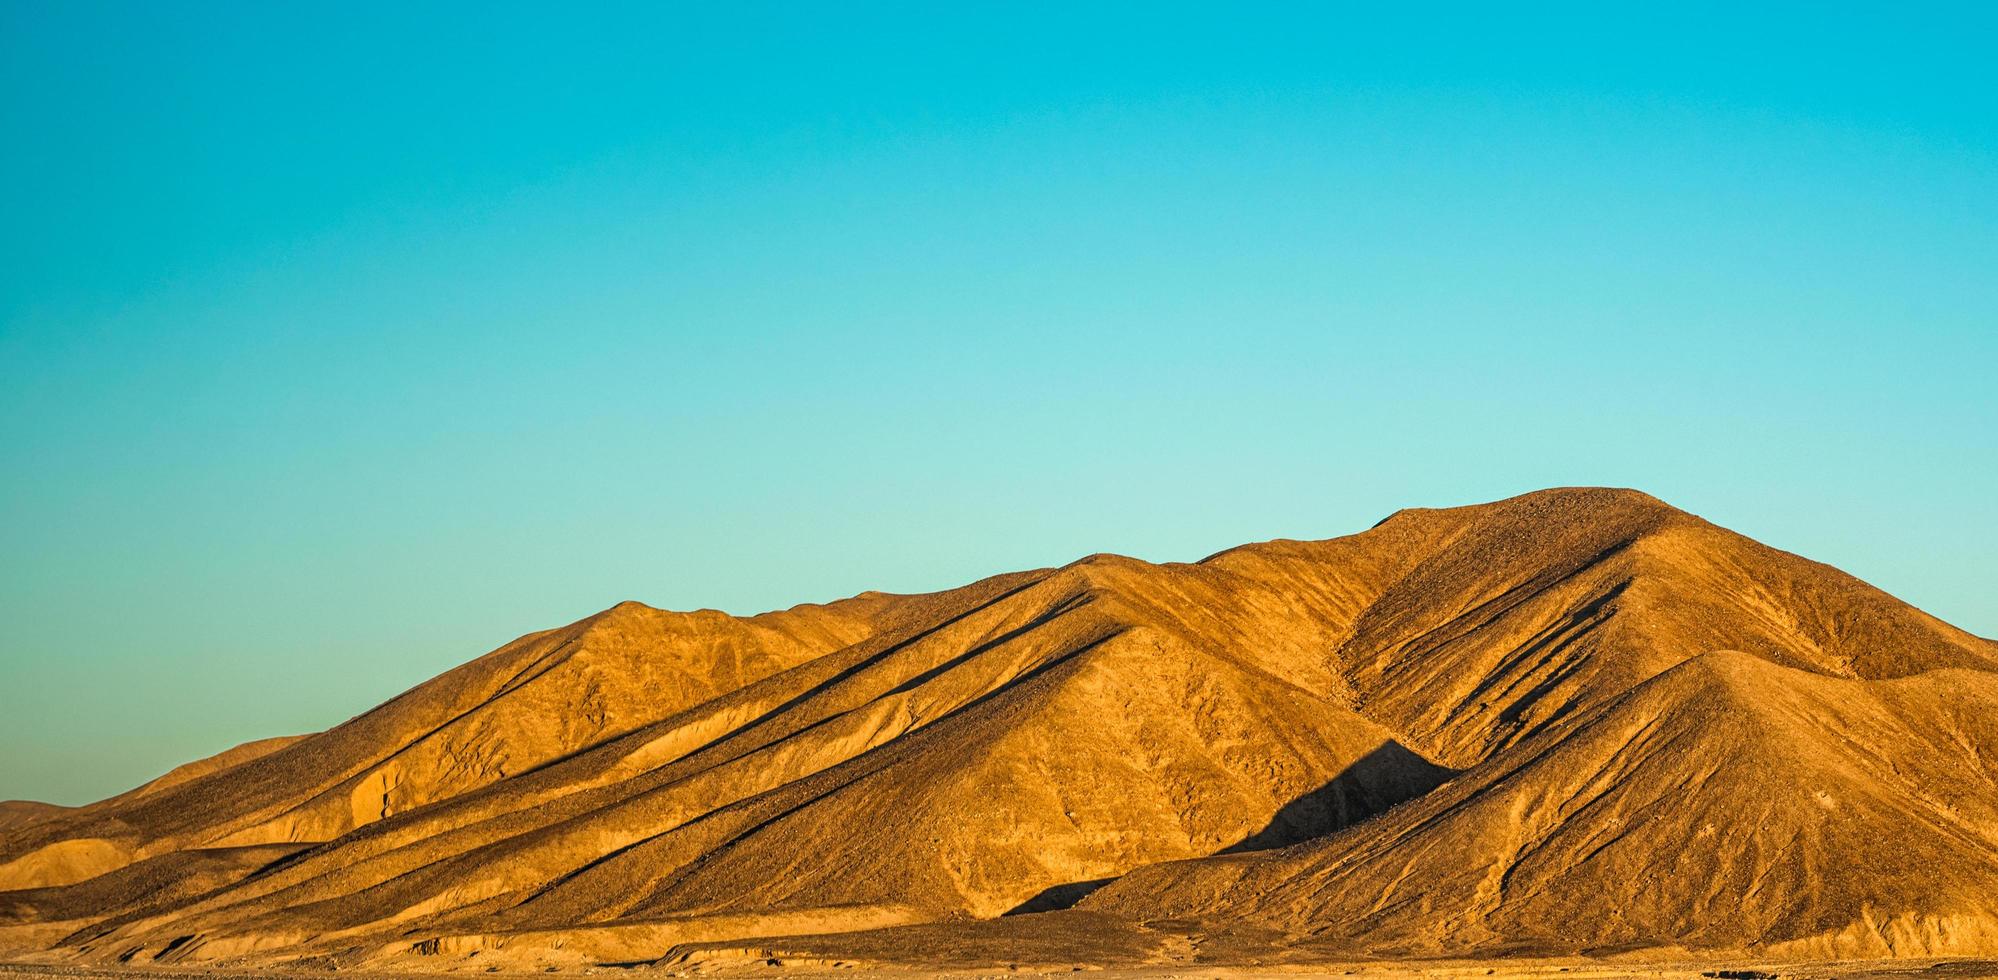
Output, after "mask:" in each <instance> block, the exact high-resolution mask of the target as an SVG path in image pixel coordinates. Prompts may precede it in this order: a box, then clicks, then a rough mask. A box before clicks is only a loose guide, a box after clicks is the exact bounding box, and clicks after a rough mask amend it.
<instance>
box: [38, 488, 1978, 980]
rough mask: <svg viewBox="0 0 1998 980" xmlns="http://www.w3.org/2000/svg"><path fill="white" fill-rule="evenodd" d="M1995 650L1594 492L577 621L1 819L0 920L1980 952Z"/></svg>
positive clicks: (240, 947) (470, 950) (256, 934)
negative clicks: (343, 705)
mask: <svg viewBox="0 0 1998 980" xmlns="http://www.w3.org/2000/svg"><path fill="white" fill-rule="evenodd" d="M1993 671H1998V644H1993V643H1992V642H1991V641H1988V640H1984V639H1980V638H1978V637H1974V636H1971V635H1970V634H1967V633H1964V632H1963V631H1961V630H1957V629H1954V628H1952V627H1950V626H1948V625H1947V624H1944V623H1942V622H1940V621H1938V620H1936V619H1934V618H1933V617H1930V616H1927V615H1925V614H1923V613H1921V612H1919V611H1918V610H1915V609H1913V608H1911V607H1909V606H1907V605H1905V604H1902V603H1900V602H1898V601H1896V600H1894V599H1893V598H1892V597H1890V596H1887V595H1885V594H1884V593H1881V592H1879V591H1878V590H1875V589H1873V588H1871V587H1869V586H1867V585H1865V584H1864V583H1861V582H1859V581H1857V580H1855V579H1853V578H1851V577H1850V576H1847V575H1845V574H1843V573H1841V572H1839V571H1837V570H1835V569H1832V568H1829V567H1827V566H1824V565H1820V564H1817V563H1814V562H1810V561H1806V560H1804V559H1801V558H1798V557H1796V556H1793V555H1789V554H1786V553H1783V552H1780V551H1776V550H1774V549H1771V548H1768V547H1765V546H1763V545H1760V544H1757V543H1756V542H1753V541H1751V540H1748V539H1746V538H1743V537H1741V536H1739V535H1736V534H1733V533H1731V532H1729V531H1726V530H1724V529H1721V528H1718V527H1715V526H1713V525H1711V524H1708V523H1706V522H1704V521H1702V520H1700V519H1698V518H1696V517H1693V516H1691V515H1688V514H1685V513H1683V512H1680V511H1677V510H1674V509H1672V508H1671V507H1668V506H1666V505H1664V504H1662V503H1660V502H1658V501H1656V500H1654V499H1652V498H1650V497H1647V496H1645V495H1643V494H1639V493H1634V492H1631V491H1619V490H1590V489H1582V490H1555V491H1544V492H1541V493H1537V494H1529V495H1526V496H1524V497H1518V498H1513V499H1511V500H1506V501H1500V502H1497V503H1493V504H1486V505H1480V506H1474V507H1462V508H1453V509H1445V510H1409V511H1403V512H1400V513H1397V514H1395V515H1393V516H1392V517H1390V518H1389V519H1387V520H1385V521H1383V522H1382V523H1381V524H1380V525H1378V526H1376V527H1375V528H1373V529H1371V530H1368V531H1366V532H1363V533H1360V534H1355V535H1351V536H1348V537H1343V538H1335V539H1331V540H1326V541H1308V542H1307V541H1274V542H1267V543H1263V544H1257V545H1249V546H1244V547H1241V548H1236V549H1232V550H1230V551H1226V552H1223V553H1221V554H1218V555H1215V556H1213V557H1211V558H1208V559H1206V560H1205V561H1202V562H1199V563H1195V564H1164V565H1154V564H1148V563H1145V562H1140V561H1135V560H1132V559H1128V558H1119V557H1115V556H1092V557H1090V558H1085V559H1083V560H1081V561H1078V562H1075V563H1073V564H1070V565H1067V566H1064V567H1061V568H1057V569H1044V570H1039V571H1033V572H1023V573H1016V574H1011V575H1003V576H998V577H995V578H992V579H987V580H985V581H982V582H978V583H974V584H972V585H969V586H966V587H964V588H961V589H956V590H952V591H948V592H941V593H935V594H931V595H921V596H889V595H882V594H877V593H868V594H864V595H862V596H858V597H855V598H853V599H848V600H843V601H841V602H836V603H832V604H829V605H825V606H800V607H797V608H794V609H791V610H786V611H782V612H776V613H768V614H765V615H762V616H756V617H748V618H735V617H730V616H726V615H724V614H721V613H716V612H712V611H704V612H698V613H670V612H664V611H661V610H656V609H652V608H649V607H645V606H642V605H638V604H636V603H625V604H622V605H619V606H616V607H614V608H612V609H609V610H606V611H605V612H603V613H600V614H598V615H596V616H592V617H590V618H588V619H585V620H583V621H581V622H578V623H575V624H572V625H570V626H567V627H563V628H561V629H557V630H551V631H547V632H544V633H537V634H532V635H530V636H526V637H522V638H521V639H519V640H516V641H514V642H513V643H510V644H508V645H506V646H504V647H501V648H500V649H499V650H496V651H494V652H493V653H491V654H488V655H486V656H485V657H482V658H479V659H478V660H475V661H472V662H471V663H469V664H467V665H465V666H463V667H461V668H458V669H457V670H454V671H451V672H449V673H446V674H444V675H442V676H440V677H438V678H437V679H435V680H432V681H430V682H428V683H426V684H424V685H421V686H419V687H417V688H415V689H413V690H411V691H410V692H408V693H406V694H404V695H402V696H401V697H398V698H396V699H394V700H392V701H390V702H388V703H387V704H384V705H382V706H381V707H379V708H376V709H374V710H373V711H370V712H368V713H366V714H363V715H361V716H359V717H357V718H355V719H353V720H352V721H350V722H348V723H346V724H344V725H341V726H339V727H337V728H334V729H332V730H330V731H327V732H324V733H320V734H317V735H311V736H306V737H303V738H298V739H288V740H287V739H275V740H268V741H266V742H260V743H253V744H251V745H248V746H243V747H240V748H238V749H235V750H231V752H229V753H224V754H223V755H222V756H217V757H215V758H214V759H211V760H204V761H203V762H200V763H194V764H191V765H190V766H187V767H183V768H182V769H180V770H176V771H175V772H174V773H170V774H168V775H167V776H165V777H162V778H161V779H160V780H156V781H154V782H153V783H150V784H148V785H147V786H144V787H141V788H139V789H137V790H134V791H132V792H131V793H127V794H124V795H122V796H119V797H114V798H112V799H110V800H106V801H104V802H102V803H98V804H94V805H92V806H89V807H82V808H78V809H75V810H59V811H42V810H36V811H33V813H32V815H28V811H26V810H23V811H22V813H23V815H22V816H20V817H14V816H10V817H8V820H9V822H8V823H7V824H4V825H0V948H12V949H15V950H17V951H23V952H30V953H33V954H34V955H37V956H41V957H45V958H66V959H67V958H73V959H82V960H126V961H131V962H144V963H152V962H162V963H165V962H194V961H227V962H236V963H252V964H253V963H275V962H293V963H300V962H304V963H321V964H326V963H334V964H339V963H354V962H366V961H379V960H394V961H397V962H400V963H403V964H405V965H406V964H410V963H416V964H418V965H424V964H429V965H438V964H443V963H447V962H457V961H458V960H460V959H462V958H463V957H466V956H470V955H474V954H478V955H483V956H485V957H487V959H486V960H484V961H482V962H502V961H504V962H519V963H534V964H537V965H539V964H548V965H563V964H581V963H592V962H613V961H634V960H648V959H653V958H657V957H660V956H663V955H665V954H666V953H667V952H668V951H669V950H671V949H674V948H676V947H680V948H685V947H686V944H697V943H716V942H724V943H726V942H736V941H741V940H753V939H756V938H758V937H776V936H851V937H860V936H863V935H864V936H868V937H879V936H881V935H883V934H884V933H883V932H882V931H881V930H884V929H886V930H888V932H887V933H886V934H887V935H890V936H893V935H897V933H895V932H894V930H895V929H897V928H900V929H905V930H916V931H921V930H928V931H929V932H922V933H920V934H922V935H928V934H929V933H933V932H934V931H935V930H937V929H940V928H941V929H954V928H956V929H973V930H976V929H985V928H987V927H986V926H983V925H979V924H978V923H981V922H984V921H986V920H992V919H994V918H995V917H1007V918H1006V919H1005V921H1007V922H1009V923H1019V925H1017V926H1008V927H1007V929H1008V930H1010V931H1002V932H1000V933H994V935H1015V934H1020V935H1024V934H1028V933H1035V932H1038V933H1039V934H1042V935H1056V934H1059V933H1061V932H1063V930H1072V929H1073V928H1076V926H1075V924H1076V923H1084V922H1087V923H1099V924H1100V923H1101V922H1104V921H1111V920H1116V921H1125V922H1129V923H1133V924H1134V926H1133V927H1134V928H1138V927H1139V926H1138V925H1137V924H1142V923H1146V922H1158V921H1164V920H1172V921H1198V920H1201V919H1203V918H1211V919H1215V920H1226V921H1230V922H1235V923H1246V924H1251V925H1253V927H1254V928H1255V929H1259V930H1263V932H1262V933H1259V935H1264V936H1266V940H1267V941H1268V942H1270V943H1272V944H1276V945H1284V946H1293V947H1306V946H1322V947H1325V948H1338V949H1344V950H1358V951H1367V952H1381V953H1421V954H1442V953H1451V952H1464V951H1480V952H1489V951H1494V950H1497V951H1507V950H1529V949H1530V950H1549V949H1551V950H1583V949H1612V948H1630V947H1647V946H1650V947H1675V946H1676V947H1687V948H1696V949H1742V948H1754V949H1788V950H1801V951H1828V952H1831V953H1845V952H1852V953H1857V954H1868V955H1874V954H1883V953H1900V952H1907V951H1913V950H1930V951H1932V950H1959V949H1989V950H1992V951H1998V913H1993V912H1992V911H1991V910H1990V909H1989V908H1986V907H1985V906H1988V905H1989V903H1988V902H1983V903H1980V902H1979V901H1978V897H1979V896H1983V895H1990V894H1998V784H1994V774H1998V770H1995V769H1993V768H1992V765H1991V764H1990V763H1987V759H1989V758H1998V720H1994V719H1998V716H1994V713H1993V711H1992V708H1993V707H1994V701H1998V673H1993ZM7 812H8V813H9V814H12V813H13V811H11V810H10V811H7ZM1078 900H1081V901H1082V903H1083V909H1082V910H1077V911H1059V910H1061V909H1065V908H1066V907H1067V906H1070V905H1073V904H1075V903H1076V902H1077V901H1078ZM1050 910H1053V911H1050ZM1009 913H1011V915H1010V916H1009ZM1028 913H1045V914H1028ZM1092 928H1094V926H1092ZM863 930H865V932H863ZM1023 930H1024V931H1023ZM916 931H912V932H911V933H909V935H917V934H919V932H916ZM967 935H970V933H967ZM980 935H982V933H980ZM868 941H869V942H876V943H878V942H879V940H878V939H875V938H870V939H869V940H868ZM833 945H837V943H834V944H833ZM1140 945H1142V944H1140ZM1120 948H1121V947H1120Z"/></svg>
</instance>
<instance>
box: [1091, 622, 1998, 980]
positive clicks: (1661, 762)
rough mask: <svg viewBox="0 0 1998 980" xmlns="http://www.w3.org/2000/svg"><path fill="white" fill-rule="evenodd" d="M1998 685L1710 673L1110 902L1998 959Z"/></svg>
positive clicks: (1110, 894)
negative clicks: (1431, 789)
mask: <svg viewBox="0 0 1998 980" xmlns="http://www.w3.org/2000/svg"><path fill="white" fill-rule="evenodd" d="M1993 895H1998V675H1994V674H1991V673H1987V672H1980V671H1969V670H1945V671H1938V672H1934V673H1930V674H1925V675H1922V676H1920V677H1912V678H1906V679H1902V680H1893V681H1878V682H1866V681H1852V680H1841V679H1834V678H1828V677H1823V676H1818V675H1813V674H1810V673H1807V672H1804V671H1801V670H1797V669H1794V668H1789V667H1783V666H1779V665H1776V664H1773V663H1770V662H1768V661H1766V660H1763V659H1761V658H1758V657H1754V656H1751V655H1748V654H1744V653H1738V652H1717V653H1711V654H1707V655H1704V656H1701V657H1698V658H1695V659H1693V660H1691V661H1688V662H1686V663H1684V664H1681V665H1679V666H1677V667H1674V668H1673V669H1671V670H1669V671H1667V672H1666V673H1664V674H1662V675H1660V676H1659V677H1656V678H1654V679H1652V680H1651V681H1648V682H1646V683H1644V684H1642V685H1640V686H1638V687H1637V688H1636V689H1634V690H1632V691H1631V692H1629V693H1628V694H1626V695H1625V696H1623V697H1621V698H1618V699H1617V700H1616V701H1615V702H1614V703H1612V704H1610V705H1607V706H1605V707H1603V708H1601V709H1599V710H1596V711H1593V712H1589V713H1588V714H1587V715H1586V716H1583V717H1578V718H1577V719H1575V720H1574V721H1573V722H1571V723H1569V724H1566V725H1563V726H1560V727H1559V728H1558V729H1556V730H1551V731H1548V732H1545V733H1543V734H1542V735H1540V736H1538V737H1536V738H1534V739H1531V740H1529V741H1527V742H1525V743H1522V744H1521V745H1519V746H1517V747H1515V748H1513V749H1511V750H1508V751H1506V752H1504V753H1501V754H1500V755H1498V756H1497V757H1495V758H1493V759H1492V760H1491V761H1490V762H1488V763H1487V764H1485V765H1482V766H1480V767H1478V768H1477V769H1475V770H1473V771H1472V772H1470V773H1466V774H1465V775H1464V776H1463V777H1461V778H1459V779H1457V780H1455V781H1453V782H1452V783H1450V784H1449V785H1447V786H1445V787H1443V788H1441V789H1439V790H1437V791H1436V792H1435V793H1433V794H1431V795H1430V796H1428V797H1427V798H1425V799H1423V800H1421V801H1419V802H1418V803H1415V804H1412V805H1410V806H1408V807H1405V808H1402V809H1400V810H1397V811H1395V812H1394V813H1391V814H1388V815H1387V816H1385V817H1383V818H1381V819H1379V820H1376V821H1373V822H1370V823H1368V824H1365V825H1363V826H1361V827H1356V828H1353V829H1351V830H1349V831H1347V832H1345V833H1341V834H1335V835H1332V836H1329V837H1325V838H1321V839H1319V840H1315V841H1312V842H1309V843H1307V844H1303V845H1300V846H1298V847H1296V848H1293V849H1290V850H1286V851H1283V852H1278V853H1271V854H1267V855H1254V856H1245V857H1241V858H1216V859H1209V860H1202V861H1192V862H1185V863H1181V864H1168V865H1160V866H1156V867H1152V868H1146V869H1142V870H1140V871H1138V872H1134V873H1133V874H1131V875H1129V876H1127V877H1126V878H1125V879H1123V880H1122V881H1120V882H1118V883H1117V884H1116V885H1115V886H1113V887H1111V888H1108V889H1105V890H1104V891H1102V892H1099V893H1098V894H1097V895H1095V896H1092V897H1091V899H1090V900H1089V902H1088V903H1087V904H1088V906H1089V907H1091V908H1094V909H1096V910H1098V911H1110V912H1118V913H1122V914H1126V915H1131V916H1134V917H1137V918H1172V917H1187V916H1192V917H1202V916H1216V917H1226V918H1232V919H1246V920H1249V921H1253V922H1258V923H1262V924H1265V925H1268V926H1271V927H1273V928H1277V929H1281V930H1284V931H1285V932H1287V933H1289V934H1292V935H1294V936H1298V937H1311V938H1312V939H1313V940H1315V941H1317V942H1320V943H1329V944H1332V945H1337V946H1341V947H1344V948H1349V949H1353V950H1356V951H1364V952H1379V953H1392V954H1424V955H1437V954H1441V953H1459V952H1470V951H1476V952H1482V953H1495V952H1516V951H1529V952H1545V953H1559V952H1570V953H1572V952H1579V951H1586V950H1604V949H1616V948H1625V947H1631V946H1666V945H1681V946H1687V947H1692V948H1714V949H1746V948H1763V949H1770V950H1777V951H1781V950H1791V951H1795V952H1798V953H1800V954H1801V953H1803V952H1810V953H1812V954H1814V955H1822V956H1878V955H1889V954H1899V955H1953V954H1956V953H1959V952H1963V951H1972V952H1974V951H1977V950H1980V949H1987V948H1989V945H1990V944H1991V942H1992V941H1993V940H1994V939H1998V908H1994V906H1993V904H1992V902H1991V897H1992V896H1993Z"/></svg>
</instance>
